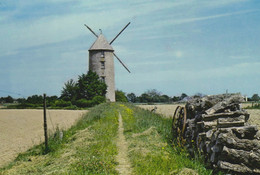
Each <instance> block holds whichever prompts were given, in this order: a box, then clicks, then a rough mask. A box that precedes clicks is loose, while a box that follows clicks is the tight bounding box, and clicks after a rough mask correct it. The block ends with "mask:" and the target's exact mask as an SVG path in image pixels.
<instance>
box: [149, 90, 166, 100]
mask: <svg viewBox="0 0 260 175" xmlns="http://www.w3.org/2000/svg"><path fill="white" fill-rule="evenodd" d="M146 94H147V95H148V96H149V97H150V99H151V100H150V102H160V96H161V94H162V93H161V92H159V91H157V90H156V89H150V90H147V91H146Z"/></svg>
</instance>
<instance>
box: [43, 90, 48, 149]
mask: <svg viewBox="0 0 260 175" xmlns="http://www.w3.org/2000/svg"><path fill="white" fill-rule="evenodd" d="M43 128H44V138H45V152H47V151H48V135H47V119H46V94H43Z"/></svg>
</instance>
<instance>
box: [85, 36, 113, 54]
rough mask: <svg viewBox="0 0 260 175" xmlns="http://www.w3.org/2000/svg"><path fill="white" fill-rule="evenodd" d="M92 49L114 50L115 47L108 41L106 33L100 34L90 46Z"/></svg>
mask: <svg viewBox="0 0 260 175" xmlns="http://www.w3.org/2000/svg"><path fill="white" fill-rule="evenodd" d="M90 50H111V51H114V49H113V47H112V46H111V45H110V44H109V43H108V41H107V40H106V38H105V37H104V35H102V34H100V35H99V36H98V38H97V40H96V41H95V42H94V44H93V45H92V46H91V47H90V48H89V51H90Z"/></svg>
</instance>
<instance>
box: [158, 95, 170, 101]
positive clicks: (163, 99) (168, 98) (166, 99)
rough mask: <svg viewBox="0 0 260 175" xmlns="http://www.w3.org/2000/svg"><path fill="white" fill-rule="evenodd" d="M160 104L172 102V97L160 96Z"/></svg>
mask: <svg viewBox="0 0 260 175" xmlns="http://www.w3.org/2000/svg"><path fill="white" fill-rule="evenodd" d="M160 102H162V103H169V102H170V97H169V96H168V95H161V96H160Z"/></svg>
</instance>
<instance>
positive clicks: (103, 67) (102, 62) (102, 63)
mask: <svg viewBox="0 0 260 175" xmlns="http://www.w3.org/2000/svg"><path fill="white" fill-rule="evenodd" d="M100 63H101V69H105V62H104V61H101V62H100Z"/></svg>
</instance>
